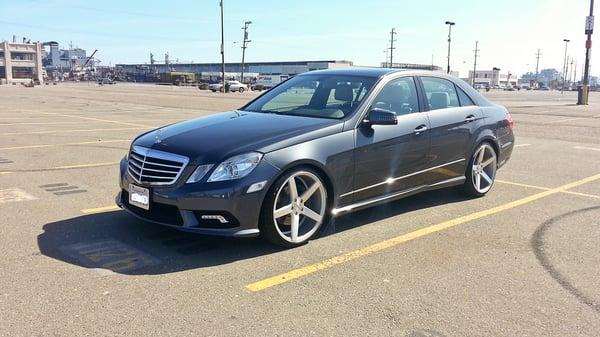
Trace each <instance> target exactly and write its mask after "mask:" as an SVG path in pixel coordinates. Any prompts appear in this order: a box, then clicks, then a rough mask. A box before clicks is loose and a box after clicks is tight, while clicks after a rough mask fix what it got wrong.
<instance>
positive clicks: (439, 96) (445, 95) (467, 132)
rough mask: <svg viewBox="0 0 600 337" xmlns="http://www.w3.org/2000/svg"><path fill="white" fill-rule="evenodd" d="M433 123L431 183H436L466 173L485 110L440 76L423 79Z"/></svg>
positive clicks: (423, 87) (431, 129)
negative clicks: (482, 110) (473, 143)
mask: <svg viewBox="0 0 600 337" xmlns="http://www.w3.org/2000/svg"><path fill="white" fill-rule="evenodd" d="M420 82H421V85H422V89H423V93H424V95H423V96H424V99H425V102H426V104H427V110H428V111H427V113H426V114H427V115H428V117H429V122H430V123H431V124H430V136H431V150H430V158H429V164H428V166H430V167H431V168H434V169H433V170H431V171H430V172H429V178H428V180H429V181H430V183H436V182H440V181H444V180H448V179H453V178H459V177H462V176H463V175H464V174H465V170H466V165H467V163H468V161H469V157H470V151H471V148H472V146H471V144H472V142H473V138H474V137H475V134H476V131H477V129H478V128H479V127H480V125H481V123H482V122H483V120H482V116H483V115H482V112H481V109H479V107H478V106H477V105H475V104H474V103H473V100H472V99H471V98H470V97H469V96H468V95H467V94H466V93H465V92H464V91H463V90H462V89H461V88H460V87H459V86H457V85H456V84H455V83H453V82H452V81H450V80H448V79H444V78H439V77H433V76H432V77H427V76H423V77H420Z"/></svg>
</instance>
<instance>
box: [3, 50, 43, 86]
mask: <svg viewBox="0 0 600 337" xmlns="http://www.w3.org/2000/svg"><path fill="white" fill-rule="evenodd" d="M32 80H33V81H37V82H39V83H42V82H43V81H44V73H43V67H42V44H41V43H39V42H35V43H25V42H24V43H16V42H7V41H4V42H0V84H6V83H8V84H10V83H27V82H31V81H32Z"/></svg>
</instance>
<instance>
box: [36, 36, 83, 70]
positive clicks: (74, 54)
mask: <svg viewBox="0 0 600 337" xmlns="http://www.w3.org/2000/svg"><path fill="white" fill-rule="evenodd" d="M43 45H44V47H46V46H48V47H50V50H49V51H46V50H44V57H43V60H44V66H45V67H46V69H48V70H49V71H53V70H70V69H73V67H75V66H78V65H79V66H80V65H82V64H84V63H86V62H87V58H88V57H87V54H86V51H85V49H81V48H72V47H70V48H69V49H60V48H59V45H58V42H54V41H52V42H45V43H44V44H43Z"/></svg>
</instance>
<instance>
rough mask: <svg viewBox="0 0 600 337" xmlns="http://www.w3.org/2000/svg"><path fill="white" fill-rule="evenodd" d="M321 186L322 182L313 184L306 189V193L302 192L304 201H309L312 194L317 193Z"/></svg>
mask: <svg viewBox="0 0 600 337" xmlns="http://www.w3.org/2000/svg"><path fill="white" fill-rule="evenodd" d="M320 187H321V184H319V183H314V184H312V186H311V187H310V188H309V189H307V190H306V191H304V193H302V195H301V196H300V199H302V200H304V202H306V201H308V199H310V197H312V195H313V194H315V192H316V191H317V190H319V188H320Z"/></svg>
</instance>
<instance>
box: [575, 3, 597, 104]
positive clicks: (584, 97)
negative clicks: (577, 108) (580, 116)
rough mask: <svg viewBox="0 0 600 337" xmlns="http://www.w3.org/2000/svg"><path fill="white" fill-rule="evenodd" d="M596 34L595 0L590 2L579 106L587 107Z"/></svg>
mask: <svg viewBox="0 0 600 337" xmlns="http://www.w3.org/2000/svg"><path fill="white" fill-rule="evenodd" d="M593 33H594V0H590V15H589V16H588V17H587V18H586V21H585V34H586V35H587V40H586V41H585V65H584V73H583V85H582V86H581V89H580V90H581V91H580V92H579V95H578V99H577V104H582V105H587V104H588V95H589V92H590V54H591V52H592V34H593Z"/></svg>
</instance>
